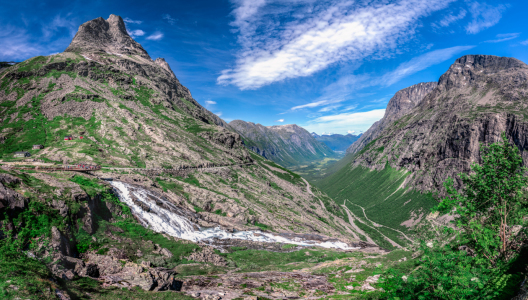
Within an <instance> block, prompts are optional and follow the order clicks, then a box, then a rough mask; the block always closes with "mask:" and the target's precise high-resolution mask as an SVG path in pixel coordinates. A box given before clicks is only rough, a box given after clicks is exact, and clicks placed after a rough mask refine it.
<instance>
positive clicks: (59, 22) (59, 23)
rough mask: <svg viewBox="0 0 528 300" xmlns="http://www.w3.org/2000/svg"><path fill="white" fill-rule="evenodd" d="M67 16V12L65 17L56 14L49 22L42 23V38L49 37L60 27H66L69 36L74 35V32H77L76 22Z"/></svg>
mask: <svg viewBox="0 0 528 300" xmlns="http://www.w3.org/2000/svg"><path fill="white" fill-rule="evenodd" d="M68 16H69V14H68V15H67V16H66V18H63V17H62V16H61V15H56V16H55V17H54V18H53V20H52V21H51V22H50V23H48V24H45V25H43V26H42V33H43V34H44V38H48V37H51V36H52V35H54V34H55V33H56V32H57V31H58V30H59V29H60V28H66V29H68V31H69V33H70V36H71V37H73V36H75V33H76V32H77V24H76V23H75V22H74V20H73V19H72V18H69V17H68Z"/></svg>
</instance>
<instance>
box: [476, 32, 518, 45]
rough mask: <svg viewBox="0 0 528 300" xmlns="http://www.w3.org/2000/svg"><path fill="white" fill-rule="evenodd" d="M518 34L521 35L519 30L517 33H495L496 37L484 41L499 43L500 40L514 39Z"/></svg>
mask: <svg viewBox="0 0 528 300" xmlns="http://www.w3.org/2000/svg"><path fill="white" fill-rule="evenodd" d="M520 35H521V33H520V32H518V33H503V34H497V35H496V36H495V37H496V39H494V40H488V41H485V43H500V42H505V41H509V40H513V39H516V38H518V37H519V36H520Z"/></svg>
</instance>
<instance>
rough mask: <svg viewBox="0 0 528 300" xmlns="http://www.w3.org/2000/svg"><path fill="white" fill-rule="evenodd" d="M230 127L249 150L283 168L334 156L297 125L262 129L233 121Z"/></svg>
mask: <svg viewBox="0 0 528 300" xmlns="http://www.w3.org/2000/svg"><path fill="white" fill-rule="evenodd" d="M229 126H230V127H231V128H233V129H234V130H235V131H236V132H238V133H239V134H240V135H241V136H242V137H243V139H244V144H245V145H246V147H248V148H249V149H251V150H253V151H254V152H256V153H258V154H260V155H262V156H264V157H265V158H267V159H269V160H272V161H274V162H276V163H278V164H280V165H283V166H296V165H299V164H303V163H307V162H310V161H314V160H317V159H321V158H324V157H333V156H334V155H335V154H334V152H333V151H332V150H331V149H330V148H328V146H326V145H325V144H323V143H320V142H318V141H317V140H316V139H315V138H314V137H313V136H312V135H311V134H310V133H309V132H308V131H306V130H305V129H304V128H301V127H299V126H297V125H295V124H291V125H281V126H263V125H260V124H255V123H251V122H245V121H242V120H234V121H231V122H229Z"/></svg>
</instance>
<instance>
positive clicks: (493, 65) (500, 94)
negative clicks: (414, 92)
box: [319, 55, 528, 241]
mask: <svg viewBox="0 0 528 300" xmlns="http://www.w3.org/2000/svg"><path fill="white" fill-rule="evenodd" d="M527 80H528V66H527V65H526V64H525V63H523V62H521V61H519V60H517V59H514V58H506V57H496V56H488V55H467V56H464V57H461V58H459V59H457V60H456V61H455V62H454V64H453V65H451V67H450V68H449V70H448V71H447V72H446V73H445V74H443V75H442V76H441V77H440V79H439V81H438V84H437V85H436V87H434V88H433V89H432V90H431V91H429V92H428V93H427V95H426V96H425V97H424V98H423V99H422V100H421V101H419V103H418V104H417V105H416V106H415V107H414V108H412V109H411V110H408V111H406V112H405V113H403V114H399V115H398V114H396V115H395V116H391V115H388V118H387V119H389V120H392V121H391V122H381V121H380V122H379V123H378V125H377V126H380V125H381V124H383V125H384V126H383V127H384V128H382V129H377V128H378V127H377V128H375V131H376V132H377V133H376V135H375V137H374V138H372V140H371V141H370V142H369V143H368V144H367V145H366V146H365V147H363V148H362V149H361V150H360V151H357V149H358V148H356V150H355V151H356V152H355V154H352V152H353V151H349V152H350V154H348V155H347V156H346V157H345V158H344V159H343V160H342V161H340V162H339V163H338V164H336V166H335V169H334V170H333V171H334V173H333V174H332V175H330V176H328V177H327V178H325V179H324V180H323V181H321V182H320V184H319V187H320V188H321V189H322V190H323V191H326V192H327V193H328V194H329V195H330V196H331V197H333V198H334V199H335V200H336V201H338V202H339V201H344V200H345V199H347V200H346V203H347V206H348V207H349V209H350V210H351V211H352V212H353V213H354V214H356V215H364V216H365V217H366V216H368V218H369V219H370V220H371V221H372V222H376V223H378V224H381V225H384V226H387V228H386V229H384V230H386V232H387V233H388V235H387V236H389V237H394V238H397V236H398V235H400V234H399V233H398V232H396V231H395V230H399V231H401V232H408V229H409V228H412V227H413V226H415V225H416V224H418V223H419V222H420V221H422V220H425V217H426V216H427V215H428V213H429V209H430V208H431V207H432V206H434V205H435V204H436V203H437V201H436V200H435V199H434V198H433V196H432V193H434V192H436V191H440V192H441V194H442V191H443V187H442V185H443V183H444V182H445V180H446V179H447V178H449V177H451V178H454V179H455V183H456V186H457V187H458V186H459V185H458V183H459V177H458V176H457V174H459V173H462V172H463V173H468V172H469V171H470V165H471V164H472V163H474V162H479V161H480V150H479V147H480V144H489V143H493V142H497V141H499V139H500V135H501V133H502V132H505V133H506V136H507V137H508V139H509V140H510V141H511V142H512V143H514V144H515V145H516V146H517V147H518V148H519V149H520V151H521V153H522V156H523V158H525V159H524V164H525V165H526V164H528V160H527V159H526V157H527V152H526V149H527V145H528V121H527V117H528V114H527V110H526V107H527V105H528V102H527V100H526V99H527V95H528V89H527V87H526V82H527ZM431 86H432V84H431ZM425 93H426V90H424V91H423V92H420V93H419V94H420V95H424V94H425ZM393 107H394V106H393ZM388 111H394V110H388ZM396 111H397V110H396ZM386 117H387V115H386ZM370 132H372V131H370ZM370 136H372V135H370ZM366 137H368V135H367V134H365V138H366ZM358 142H359V141H358ZM358 142H356V143H358ZM388 228H391V229H388ZM399 240H400V241H401V240H402V239H401V236H400V239H399Z"/></svg>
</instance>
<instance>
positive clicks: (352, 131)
mask: <svg viewBox="0 0 528 300" xmlns="http://www.w3.org/2000/svg"><path fill="white" fill-rule="evenodd" d="M347 133H348V134H354V133H356V131H355V130H349V131H347Z"/></svg>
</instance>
